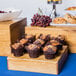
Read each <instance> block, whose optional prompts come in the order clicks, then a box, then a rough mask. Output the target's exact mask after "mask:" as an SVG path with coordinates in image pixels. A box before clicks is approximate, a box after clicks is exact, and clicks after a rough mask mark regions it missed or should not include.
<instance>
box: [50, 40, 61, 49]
mask: <svg viewBox="0 0 76 76" xmlns="http://www.w3.org/2000/svg"><path fill="white" fill-rule="evenodd" d="M50 44H51V45H52V46H56V47H57V50H62V44H61V43H60V42H59V41H57V40H50Z"/></svg>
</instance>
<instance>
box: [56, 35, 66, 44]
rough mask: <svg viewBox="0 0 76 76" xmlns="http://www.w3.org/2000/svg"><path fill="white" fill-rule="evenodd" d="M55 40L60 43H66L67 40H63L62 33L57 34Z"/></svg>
mask: <svg viewBox="0 0 76 76" xmlns="http://www.w3.org/2000/svg"><path fill="white" fill-rule="evenodd" d="M56 40H57V41H59V42H60V43H61V44H62V45H66V44H67V42H66V40H65V37H64V36H63V35H58V36H57V38H56Z"/></svg>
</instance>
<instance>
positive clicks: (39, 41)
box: [34, 39, 44, 45]
mask: <svg viewBox="0 0 76 76" xmlns="http://www.w3.org/2000/svg"><path fill="white" fill-rule="evenodd" d="M39 43H40V44H41V45H43V44H44V41H43V40H41V39H37V40H36V41H35V42H34V44H39Z"/></svg>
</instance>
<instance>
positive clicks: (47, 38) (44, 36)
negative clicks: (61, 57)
mask: <svg viewBox="0 0 76 76" xmlns="http://www.w3.org/2000/svg"><path fill="white" fill-rule="evenodd" d="M38 38H39V39H41V40H44V41H45V42H47V41H50V35H49V34H48V35H43V34H40V35H39V36H38Z"/></svg>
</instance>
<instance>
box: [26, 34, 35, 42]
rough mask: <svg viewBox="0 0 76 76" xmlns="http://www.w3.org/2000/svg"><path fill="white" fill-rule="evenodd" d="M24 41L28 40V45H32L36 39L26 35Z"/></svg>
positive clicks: (33, 36)
mask: <svg viewBox="0 0 76 76" xmlns="http://www.w3.org/2000/svg"><path fill="white" fill-rule="evenodd" d="M25 39H28V43H33V42H34V41H35V39H36V36H35V35H26V36H25Z"/></svg>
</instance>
